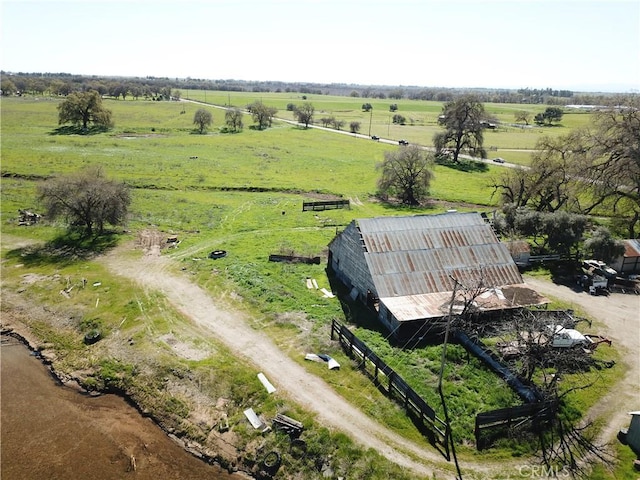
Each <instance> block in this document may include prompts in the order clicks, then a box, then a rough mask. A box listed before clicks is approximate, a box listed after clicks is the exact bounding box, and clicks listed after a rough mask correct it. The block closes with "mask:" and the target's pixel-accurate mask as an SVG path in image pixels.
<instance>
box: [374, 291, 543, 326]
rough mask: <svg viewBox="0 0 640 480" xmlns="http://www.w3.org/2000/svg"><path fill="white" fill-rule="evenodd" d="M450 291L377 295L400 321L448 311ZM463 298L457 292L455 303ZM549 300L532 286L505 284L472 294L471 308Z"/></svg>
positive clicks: (532, 303) (535, 303)
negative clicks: (473, 297)
mask: <svg viewBox="0 0 640 480" xmlns="http://www.w3.org/2000/svg"><path fill="white" fill-rule="evenodd" d="M451 296H452V291H450V292H437V293H427V294H421V295H407V296H402V297H385V298H380V301H381V302H383V303H384V305H385V307H386V308H387V309H388V310H389V311H390V312H391V313H392V314H393V316H394V317H395V318H396V319H397V320H398V321H400V322H406V321H410V320H421V319H429V318H439V317H443V316H445V315H448V313H449V306H450V304H451V299H452V298H451ZM464 302H465V298H464V294H463V293H461V292H458V295H457V296H456V300H455V301H454V313H460V312H459V311H456V309H455V307H456V306H460V305H462V304H463V303H464ZM545 303H548V300H547V299H546V298H544V297H542V296H541V295H539V294H538V293H537V292H536V291H535V290H532V289H531V288H529V287H527V286H526V285H525V284H522V285H511V286H508V287H504V288H489V289H486V290H485V291H483V292H482V293H481V294H480V295H478V296H477V297H476V298H475V302H474V308H475V309H476V310H479V311H491V310H503V309H508V308H520V307H525V306H532V305H543V304H545Z"/></svg>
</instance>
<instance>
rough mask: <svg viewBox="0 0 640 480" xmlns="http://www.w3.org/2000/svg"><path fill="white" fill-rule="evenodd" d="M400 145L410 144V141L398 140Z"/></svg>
mask: <svg viewBox="0 0 640 480" xmlns="http://www.w3.org/2000/svg"><path fill="white" fill-rule="evenodd" d="M398 145H409V142H407V141H406V140H398Z"/></svg>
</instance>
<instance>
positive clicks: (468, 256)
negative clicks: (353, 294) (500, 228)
mask: <svg viewBox="0 0 640 480" xmlns="http://www.w3.org/2000/svg"><path fill="white" fill-rule="evenodd" d="M365 258H366V261H367V266H368V268H369V272H370V273H371V276H372V277H373V281H374V283H375V284H376V289H377V291H378V295H379V296H381V297H382V296H395V295H414V294H417V293H433V292H436V291H443V290H442V289H443V288H446V290H445V291H448V290H451V289H450V288H449V286H450V283H451V279H450V277H449V275H454V276H455V275H456V273H457V274H463V275H464V276H463V277H460V278H458V277H456V278H458V280H459V281H465V280H467V281H479V280H480V279H483V280H484V283H485V284H486V285H488V286H501V285H510V284H513V283H522V276H521V275H520V272H519V271H518V269H517V267H516V265H515V263H514V262H513V259H512V258H511V255H510V254H509V252H508V250H507V249H506V248H505V246H504V245H501V244H493V245H476V246H468V247H460V248H439V249H431V250H412V251H396V252H388V253H376V254H371V253H369V254H366V255H365ZM386 277H390V278H388V279H387V278H386ZM425 278H426V281H425ZM392 292H393V293H392Z"/></svg>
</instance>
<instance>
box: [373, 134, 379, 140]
mask: <svg viewBox="0 0 640 480" xmlns="http://www.w3.org/2000/svg"><path fill="white" fill-rule="evenodd" d="M371 140H380V137H379V136H377V135H371Z"/></svg>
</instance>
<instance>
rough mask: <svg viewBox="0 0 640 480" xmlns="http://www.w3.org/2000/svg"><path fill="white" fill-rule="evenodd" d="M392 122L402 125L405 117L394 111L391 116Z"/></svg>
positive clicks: (405, 120) (405, 121)
mask: <svg viewBox="0 0 640 480" xmlns="http://www.w3.org/2000/svg"><path fill="white" fill-rule="evenodd" d="M393 123H396V124H398V125H404V124H405V123H407V119H406V118H405V117H404V116H403V115H400V114H399V113H396V114H395V115H394V116H393Z"/></svg>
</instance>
